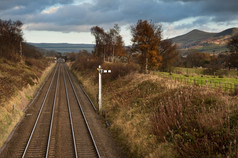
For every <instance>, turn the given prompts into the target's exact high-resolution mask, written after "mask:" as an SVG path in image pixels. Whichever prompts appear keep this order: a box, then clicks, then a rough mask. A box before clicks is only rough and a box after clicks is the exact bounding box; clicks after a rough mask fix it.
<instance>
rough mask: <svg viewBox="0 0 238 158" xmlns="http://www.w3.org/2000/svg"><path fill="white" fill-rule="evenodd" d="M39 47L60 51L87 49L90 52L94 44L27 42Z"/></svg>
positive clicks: (68, 51) (69, 51)
mask: <svg viewBox="0 0 238 158" xmlns="http://www.w3.org/2000/svg"><path fill="white" fill-rule="evenodd" d="M28 44H30V45H33V46H35V47H37V48H40V49H45V50H48V51H51V50H54V51H57V52H60V53H71V52H75V53H77V52H79V51H80V50H87V51H89V52H91V51H92V50H93V49H94V44H68V43H28Z"/></svg>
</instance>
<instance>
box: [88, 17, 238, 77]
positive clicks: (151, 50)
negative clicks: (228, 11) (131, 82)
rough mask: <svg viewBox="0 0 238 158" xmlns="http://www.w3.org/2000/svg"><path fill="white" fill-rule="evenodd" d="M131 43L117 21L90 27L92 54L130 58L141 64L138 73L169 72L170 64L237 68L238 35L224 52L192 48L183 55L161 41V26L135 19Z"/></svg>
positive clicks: (114, 57) (170, 42)
mask: <svg viewBox="0 0 238 158" xmlns="http://www.w3.org/2000/svg"><path fill="white" fill-rule="evenodd" d="M130 29H131V34H132V39H131V41H132V46H130V47H125V45H124V42H123V39H122V36H121V35H120V27H119V26H118V25H117V24H116V25H114V27H113V28H112V29H110V30H109V31H105V30H104V29H103V28H101V27H99V26H94V27H92V28H91V33H92V35H93V36H94V37H95V43H96V45H95V49H94V51H93V55H94V56H95V57H97V58H99V59H103V60H104V61H105V60H107V59H108V60H109V59H110V61H112V62H115V59H118V58H119V59H125V58H126V61H127V62H130V61H131V60H133V61H134V62H136V63H138V64H140V67H141V72H144V73H147V72H148V71H149V70H162V71H170V70H171V68H172V66H182V67H206V68H208V69H209V70H211V71H216V70H217V69H221V68H229V69H230V68H238V34H237V35H234V36H233V37H232V38H231V40H230V41H229V43H228V44H227V48H228V50H229V52H227V53H226V54H218V55H212V54H209V53H201V52H199V51H198V50H193V51H191V53H189V54H188V55H183V54H182V53H180V52H179V50H178V49H177V46H176V44H174V43H173V42H172V41H171V40H168V39H167V40H162V27H161V25H157V24H155V23H154V22H153V21H147V20H138V22H137V24H135V25H132V26H131V28H130Z"/></svg>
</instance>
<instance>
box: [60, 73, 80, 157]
mask: <svg viewBox="0 0 238 158" xmlns="http://www.w3.org/2000/svg"><path fill="white" fill-rule="evenodd" d="M63 76H64V86H65V94H66V99H67V105H68V111H69V119H70V126H71V132H72V137H73V144H74V152H75V157H76V158H78V152H77V145H76V141H75V135H74V126H73V119H72V115H71V109H70V103H69V95H68V89H67V85H66V80H65V73H64V70H63Z"/></svg>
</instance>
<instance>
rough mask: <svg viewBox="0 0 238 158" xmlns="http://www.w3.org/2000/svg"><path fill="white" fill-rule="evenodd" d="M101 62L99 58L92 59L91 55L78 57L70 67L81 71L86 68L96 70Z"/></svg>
mask: <svg viewBox="0 0 238 158" xmlns="http://www.w3.org/2000/svg"><path fill="white" fill-rule="evenodd" d="M101 64H102V61H101V60H98V59H93V58H91V57H80V58H78V59H77V60H76V61H75V62H74V63H73V64H72V69H74V70H77V71H81V72H88V70H90V71H96V70H97V67H98V66H99V65H101Z"/></svg>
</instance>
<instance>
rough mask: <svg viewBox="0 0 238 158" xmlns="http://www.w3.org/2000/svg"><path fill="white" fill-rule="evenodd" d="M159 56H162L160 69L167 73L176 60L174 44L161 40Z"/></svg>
mask: <svg viewBox="0 0 238 158" xmlns="http://www.w3.org/2000/svg"><path fill="white" fill-rule="evenodd" d="M159 48H160V54H161V56H162V59H163V60H162V65H161V67H160V69H161V70H163V71H168V70H169V69H170V68H171V66H172V65H173V63H174V61H175V60H176V59H177V58H178V54H179V53H178V50H177V46H176V44H174V43H173V42H172V41H171V40H163V41H161V43H160V46H159Z"/></svg>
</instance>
